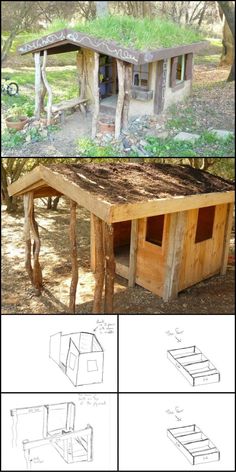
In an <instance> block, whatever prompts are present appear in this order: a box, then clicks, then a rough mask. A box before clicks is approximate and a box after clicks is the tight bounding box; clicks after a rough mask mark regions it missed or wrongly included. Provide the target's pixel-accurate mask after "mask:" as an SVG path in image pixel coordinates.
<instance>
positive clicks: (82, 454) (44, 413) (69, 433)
mask: <svg viewBox="0 0 236 472" xmlns="http://www.w3.org/2000/svg"><path fill="white" fill-rule="evenodd" d="M10 413H11V416H12V434H13V436H12V446H13V447H18V445H19V440H18V426H19V422H20V419H22V420H23V418H24V419H25V420H27V427H26V428H25V429H24V434H25V435H27V436H26V437H27V438H28V437H30V435H31V437H32V438H34V439H31V440H29V439H24V440H23V441H22V447H23V451H24V456H25V460H26V466H27V470H31V468H32V463H33V462H34V456H35V454H36V455H38V454H39V452H38V451H39V450H40V448H42V447H44V446H47V445H50V446H52V447H53V448H54V449H55V450H56V451H57V452H58V454H60V456H61V457H62V459H63V460H64V461H65V462H66V463H68V464H71V463H74V462H82V461H85V462H90V461H92V460H93V428H92V427H91V426H90V425H87V426H86V427H85V428H84V429H81V430H78V431H76V430H75V404H74V403H73V402H65V403H57V404H48V405H40V406H36V407H26V408H16V409H14V410H11V412H10ZM36 424H38V425H39V427H40V431H41V437H37V439H35V436H37V434H38V433H37V432H36V431H35V429H36Z"/></svg>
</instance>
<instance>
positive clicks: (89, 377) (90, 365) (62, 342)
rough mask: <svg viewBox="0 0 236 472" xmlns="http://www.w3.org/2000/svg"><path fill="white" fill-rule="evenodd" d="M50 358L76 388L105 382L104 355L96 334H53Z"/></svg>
mask: <svg viewBox="0 0 236 472" xmlns="http://www.w3.org/2000/svg"><path fill="white" fill-rule="evenodd" d="M49 356H50V358H51V359H52V360H53V361H54V362H55V363H56V364H57V365H58V366H59V367H60V369H61V370H62V372H64V374H65V375H66V376H67V377H68V378H69V379H70V380H71V382H72V383H73V385H74V386H75V387H77V386H79V385H90V384H95V383H102V381H103V363H104V353H103V349H102V347H101V345H100V343H99V341H98V340H97V338H96V336H95V334H91V333H72V334H62V333H56V334H53V335H52V336H51V337H50V354H49Z"/></svg>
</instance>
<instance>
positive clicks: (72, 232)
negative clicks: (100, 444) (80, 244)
mask: <svg viewBox="0 0 236 472" xmlns="http://www.w3.org/2000/svg"><path fill="white" fill-rule="evenodd" d="M76 209H77V203H76V202H74V201H73V200H71V201H70V228H69V236H70V254H71V264H72V278H71V286H70V303H69V310H70V312H71V313H75V307H76V291H77V286H78V280H79V275H78V251H77V232H76Z"/></svg>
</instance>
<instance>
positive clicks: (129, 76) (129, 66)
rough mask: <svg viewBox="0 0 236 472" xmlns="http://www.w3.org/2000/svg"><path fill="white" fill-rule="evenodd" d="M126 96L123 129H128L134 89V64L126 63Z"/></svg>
mask: <svg viewBox="0 0 236 472" xmlns="http://www.w3.org/2000/svg"><path fill="white" fill-rule="evenodd" d="M124 67H125V96H124V108H123V117H122V121H123V129H125V130H126V129H127V128H128V125H129V106H130V100H131V87H132V71H133V66H132V64H129V63H125V65H124Z"/></svg>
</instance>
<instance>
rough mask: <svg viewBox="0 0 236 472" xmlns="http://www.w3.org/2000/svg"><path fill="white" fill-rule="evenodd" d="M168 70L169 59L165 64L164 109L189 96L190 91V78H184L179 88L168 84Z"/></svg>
mask: <svg viewBox="0 0 236 472" xmlns="http://www.w3.org/2000/svg"><path fill="white" fill-rule="evenodd" d="M170 72H171V59H169V60H168V66H167V80H166V92H165V101H164V110H166V109H167V108H168V107H169V106H170V105H174V104H175V103H178V102H181V101H183V100H184V99H185V98H187V97H189V96H190V95H191V92H192V80H185V81H184V84H183V88H181V89H179V90H174V89H172V88H171V86H170Z"/></svg>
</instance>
